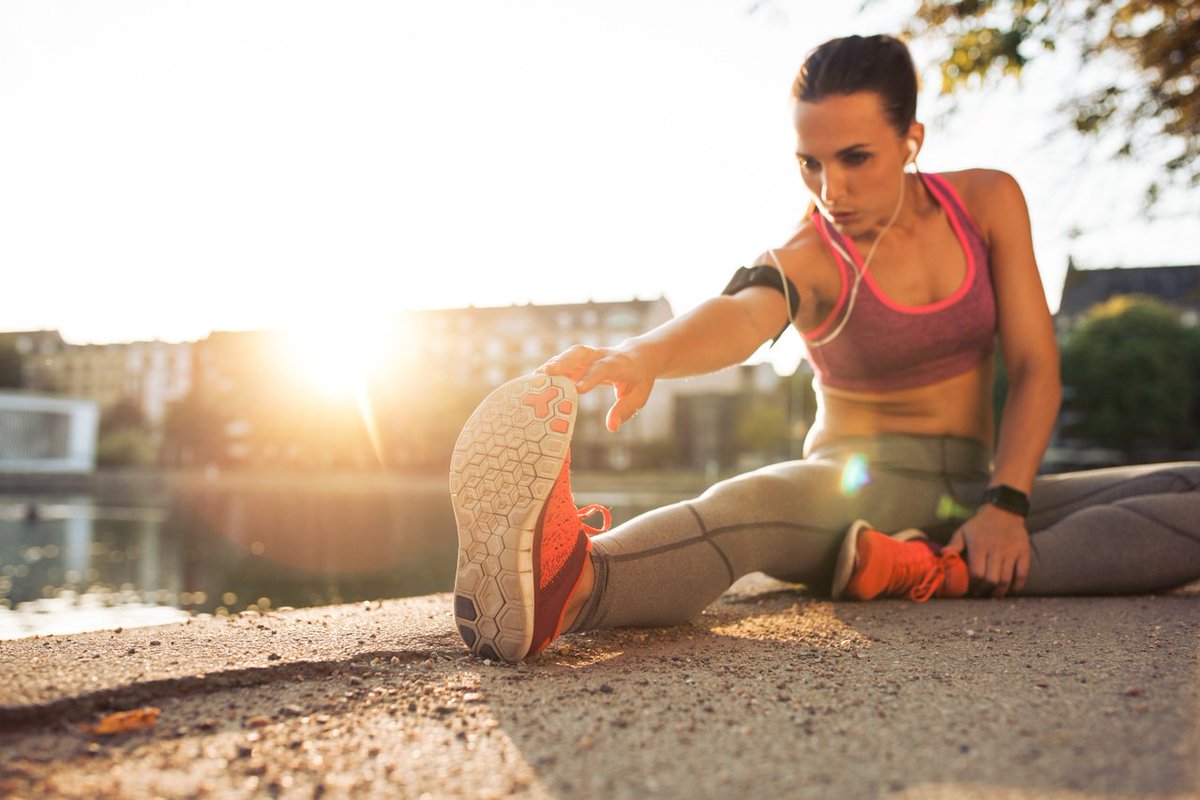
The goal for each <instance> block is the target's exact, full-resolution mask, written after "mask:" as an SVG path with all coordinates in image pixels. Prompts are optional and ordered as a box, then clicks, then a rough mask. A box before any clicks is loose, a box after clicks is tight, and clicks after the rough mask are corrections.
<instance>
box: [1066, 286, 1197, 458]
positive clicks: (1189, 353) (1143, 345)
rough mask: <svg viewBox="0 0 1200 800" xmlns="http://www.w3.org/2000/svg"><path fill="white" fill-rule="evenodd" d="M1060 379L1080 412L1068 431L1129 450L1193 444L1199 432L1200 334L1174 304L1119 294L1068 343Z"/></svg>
mask: <svg viewBox="0 0 1200 800" xmlns="http://www.w3.org/2000/svg"><path fill="white" fill-rule="evenodd" d="M1062 356H1063V359H1062V360H1063V381H1064V383H1065V384H1066V385H1067V386H1068V387H1069V388H1070V390H1071V404H1072V407H1073V409H1074V410H1075V411H1076V412H1078V413H1079V414H1080V416H1081V419H1080V421H1079V422H1078V423H1077V424H1076V425H1074V426H1073V427H1072V429H1070V430H1068V431H1067V432H1068V433H1070V434H1072V435H1077V436H1080V437H1082V438H1084V439H1087V440H1090V441H1092V442H1095V443H1096V444H1098V445H1102V446H1105V447H1115V448H1119V449H1121V450H1123V451H1124V452H1125V453H1126V454H1127V455H1131V454H1132V451H1134V450H1135V449H1136V448H1138V447H1147V446H1148V447H1157V448H1165V449H1170V450H1178V449H1184V448H1187V447H1191V446H1194V445H1195V443H1196V441H1197V436H1198V434H1200V419H1197V415H1196V409H1197V402H1198V401H1200V331H1197V330H1196V329H1195V328H1188V327H1185V326H1184V325H1183V323H1182V322H1181V321H1180V318H1179V313H1178V312H1177V311H1175V310H1174V309H1173V308H1171V307H1170V306H1167V305H1165V304H1163V303H1161V302H1159V301H1157V300H1153V299H1150V298H1146V297H1136V296H1122V297H1114V298H1113V299H1111V300H1109V301H1108V302H1106V303H1103V304H1101V305H1099V306H1096V307H1095V308H1094V309H1093V310H1092V311H1091V312H1090V313H1089V314H1088V316H1087V317H1086V318H1085V320H1084V322H1083V324H1082V325H1081V326H1080V327H1079V328H1078V329H1077V330H1075V332H1074V333H1072V334H1071V335H1070V336H1069V337H1068V338H1067V341H1066V342H1065V343H1064V345H1063V350H1062Z"/></svg>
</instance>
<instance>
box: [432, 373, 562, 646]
mask: <svg viewBox="0 0 1200 800" xmlns="http://www.w3.org/2000/svg"><path fill="white" fill-rule="evenodd" d="M577 405H578V398H577V395H576V392H575V386H574V384H573V383H572V382H571V381H570V380H568V379H567V378H564V377H562V376H559V375H555V376H546V375H526V376H524V377H521V378H517V379H515V380H512V381H509V382H508V383H506V384H504V385H502V386H500V387H499V388H498V389H496V390H495V391H493V392H492V393H491V394H490V395H488V396H487V398H485V399H484V401H483V402H482V403H480V404H479V407H478V408H476V409H475V411H474V413H472V415H471V417H470V418H469V419H468V420H467V423H466V425H465V426H464V427H463V431H462V433H461V434H460V435H459V438H458V441H457V442H456V443H455V446H454V454H453V456H452V458H451V462H450V499H451V504H452V505H453V507H454V517H455V522H456V523H457V525H458V569H457V572H456V575H455V580H454V596H455V599H454V613H455V619H456V622H457V624H458V630H459V633H460V634H461V636H462V638H463V641H464V642H465V643H466V644H467V646H468V647H469V648H470V650H471V651H472V652H473V653H475V654H476V655H478V656H481V657H484V658H493V659H496V658H500V659H503V660H506V661H519V660H521V659H522V658H524V657H525V655H526V654H527V653H528V652H529V648H530V644H531V641H532V637H533V611H534V569H533V555H534V554H533V539H534V530H535V528H536V527H537V521H538V517H539V515H540V514H541V511H542V508H543V506H544V505H545V504H546V500H547V498H548V497H549V496H550V490H551V489H552V488H553V486H554V481H555V479H556V478H557V477H558V474H559V471H560V470H561V468H562V464H563V460H564V459H565V458H566V456H567V450H568V448H569V446H570V441H571V434H572V432H573V430H574V427H575V411H576V407H577Z"/></svg>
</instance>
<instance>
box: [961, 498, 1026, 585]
mask: <svg viewBox="0 0 1200 800" xmlns="http://www.w3.org/2000/svg"><path fill="white" fill-rule="evenodd" d="M964 549H965V550H966V551H967V555H966V559H967V572H968V573H969V574H970V576H971V593H972V594H974V595H984V594H988V593H989V592H990V593H991V595H992V597H1004V595H1006V594H1008V593H1009V591H1010V590H1011V591H1014V592H1019V591H1021V589H1023V588H1024V587H1025V579H1026V578H1028V577H1029V560H1030V553H1029V531H1027V530H1026V529H1025V520H1024V518H1023V517H1021V516H1019V515H1017V514H1013V513H1012V512H1010V511H1005V510H1003V509H1000V508H997V507H996V506H992V505H985V506H983V507H982V508H980V509H979V510H978V511H977V512H975V516H973V517H971V519H969V520H967V521H966V522H965V523H963V524H962V526H960V527H959V529H958V530H957V531H955V532H954V536H953V537H951V539H950V543H949V544H947V545H946V546H945V547H944V548H943V549H942V551H943V552H954V553H959V554H960V555H961V554H962V552H963V550H964Z"/></svg>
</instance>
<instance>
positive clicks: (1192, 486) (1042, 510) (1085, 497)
mask: <svg viewBox="0 0 1200 800" xmlns="http://www.w3.org/2000/svg"><path fill="white" fill-rule="evenodd" d="M1163 475H1168V476H1170V477H1172V478H1174V479H1176V480H1179V481H1182V482H1183V483H1184V485H1185V486H1187V490H1186V491H1187V492H1193V491H1195V490H1196V487H1197V486H1198V485H1200V484H1197V483H1194V482H1192V481H1190V480H1188V478H1187V476H1186V475H1183V474H1181V473H1178V472H1155V473H1151V474H1149V475H1143V476H1140V477H1138V478H1130V479H1129V480H1128V481H1126V482H1125V483H1124V484H1122V485H1121V486H1122V487H1127V486H1129V484H1131V483H1134V482H1135V481H1138V480H1145V479H1147V478H1158V477H1161V476H1163ZM1115 486H1117V485H1116V484H1110V485H1108V486H1102V487H1100V488H1098V489H1094V490H1093V491H1091V492H1088V493H1086V494H1078V495H1075V496H1074V497H1072V498H1071V499H1070V500H1068V501H1067V502H1065V503H1060V504H1058V505H1056V506H1046V507H1042V506H1039V507H1038V508H1037V509H1036V510H1034V512H1033V513H1032V514H1031V515H1030V516H1032V517H1035V518H1036V517H1040V516H1041V515H1043V514H1050V513H1053V512H1057V511H1059V510H1061V509H1064V508H1071V507H1072V506H1076V507H1079V508H1084V507H1090V504H1089V503H1088V502H1087V501H1089V500H1090V499H1091V498H1093V497H1095V496H1096V495H1099V494H1103V493H1104V492H1108V491H1111V490H1112V489H1113V488H1115ZM1184 493H1185V492H1184V491H1180V490H1177V491H1175V492H1174V494H1184ZM1155 494H1166V492H1155ZM1145 496H1146V495H1144V494H1129V493H1126V494H1124V495H1122V496H1120V497H1117V498H1115V499H1114V500H1113V501H1112V502H1117V501H1119V500H1126V499H1129V498H1131V497H1145ZM1111 504H1112V503H1108V504H1106V505H1111Z"/></svg>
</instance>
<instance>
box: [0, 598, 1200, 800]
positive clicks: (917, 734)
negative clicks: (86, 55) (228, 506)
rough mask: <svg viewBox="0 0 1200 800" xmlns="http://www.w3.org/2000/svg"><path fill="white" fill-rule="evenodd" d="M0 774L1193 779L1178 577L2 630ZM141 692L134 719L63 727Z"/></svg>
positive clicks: (1185, 624) (283, 786)
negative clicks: (547, 631) (511, 642)
mask: <svg viewBox="0 0 1200 800" xmlns="http://www.w3.org/2000/svg"><path fill="white" fill-rule="evenodd" d="M0 662H2V663H3V664H4V672H5V680H4V681H3V682H0V754H3V755H2V756H0V796H4V797H14V798H34V797H37V798H43V797H130V798H142V797H145V798H152V797H259V796H281V797H305V798H307V797H414V798H419V797H422V796H425V795H428V796H430V797H508V796H517V797H534V798H574V797H604V798H623V797H644V796H662V797H689V798H690V797H697V798H704V797H713V798H717V797H720V798H725V797H730V796H738V795H741V796H746V797H749V796H754V797H758V796H779V797H800V798H808V797H812V798H823V797H837V798H845V797H850V798H854V797H887V798H917V797H921V798H925V797H935V798H936V797H945V798H952V797H953V798H960V797H962V798H1034V797H1038V798H1041V797H1049V798H1070V799H1071V800H1076V799H1081V798H1100V797H1104V798H1110V797H1111V798H1118V797H1119V798H1135V797H1136V798H1143V797H1161V798H1183V797H1200V728H1198V720H1200V594H1198V593H1196V592H1195V591H1191V592H1179V593H1175V594H1169V595H1157V596H1138V597H1121V598H1023V599H1019V600H1010V599H1006V600H999V601H996V600H957V601H933V602H930V603H927V604H923V605H916V604H912V603H908V602H903V601H882V602H874V603H867V604H854V603H837V604H835V603H830V602H827V601H824V600H818V599H813V598H810V597H808V596H806V595H804V594H803V593H800V592H798V591H796V590H795V588H794V587H789V586H787V585H784V584H778V583H776V582H773V581H770V580H769V579H766V578H764V577H763V576H750V577H748V578H746V579H743V580H742V581H740V582H739V583H738V584H737V585H735V586H734V587H733V589H731V590H730V592H729V593H727V594H726V595H725V596H724V597H723V598H721V599H720V600H719V601H718V602H716V603H714V604H713V605H712V606H710V607H709V608H708V609H707V610H706V611H705V612H704V614H702V615H701V616H700V617H698V618H697V619H696V620H695V621H694V622H693V623H690V624H688V625H683V626H679V627H675V628H669V629H647V630H636V629H622V630H611V631H596V632H592V633H589V634H582V635H574V636H567V637H563V638H562V639H561V640H560V641H559V642H557V643H556V644H555V645H554V646H552V647H551V648H550V650H548V651H547V652H546V653H544V654H542V655H540V656H538V657H537V658H535V659H533V660H531V661H529V662H527V663H525V664H522V665H518V666H513V665H507V664H488V663H485V662H483V661H480V660H478V659H475V658H473V657H470V656H469V655H468V654H467V652H466V650H465V648H464V647H463V646H462V644H461V642H460V641H459V640H458V637H457V634H456V633H455V632H454V629H453V621H452V617H451V614H450V598H449V595H446V594H441V595H433V596H429V597H422V598H412V599H405V600H394V601H384V602H382V603H369V604H358V605H351V606H336V607H327V608H315V609H304V610H296V611H283V612H271V613H268V614H265V615H259V614H256V613H255V614H243V615H239V616H237V617H233V618H230V619H228V620H225V619H203V620H202V619H193V620H192V621H190V622H189V623H183V624H176V625H169V626H161V627H156V628H139V629H132V630H125V631H120V632H113V631H106V632H99V633H87V634H76V635H71V636H52V637H45V638H41V639H24V640H16V641H5V642H0ZM142 706H153V707H156V708H160V709H161V715H160V716H159V718H158V721H157V724H156V725H154V727H153V728H151V729H149V730H146V731H142V732H135V733H125V734H118V735H115V736H98V735H95V734H91V733H86V732H84V731H83V730H81V729H80V727H79V726H80V725H85V724H90V723H94V722H95V721H96V720H98V719H100V718H101V717H102V716H103V714H104V713H105V712H108V711H113V710H119V709H130V708H137V707H142Z"/></svg>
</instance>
